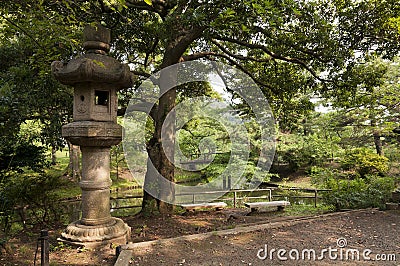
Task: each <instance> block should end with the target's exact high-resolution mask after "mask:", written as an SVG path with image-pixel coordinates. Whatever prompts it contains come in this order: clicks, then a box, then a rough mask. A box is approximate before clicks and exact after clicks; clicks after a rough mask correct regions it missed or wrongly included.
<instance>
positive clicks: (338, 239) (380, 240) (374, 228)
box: [130, 210, 400, 265]
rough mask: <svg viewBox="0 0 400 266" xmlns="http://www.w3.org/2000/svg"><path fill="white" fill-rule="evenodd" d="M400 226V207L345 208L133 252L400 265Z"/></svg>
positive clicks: (215, 261)
mask: <svg viewBox="0 0 400 266" xmlns="http://www.w3.org/2000/svg"><path fill="white" fill-rule="evenodd" d="M399 225H400V212H398V211H378V210H362V211H353V212H343V213H337V214H334V215H328V216H322V217H321V216H320V217H317V218H315V219H309V220H304V221H301V222H297V223H293V224H291V223H288V222H285V221H283V222H282V226H280V227H278V228H271V229H265V230H258V231H254V232H250V233H237V234H233V235H232V234H230V235H222V236H221V235H216V234H215V235H213V234H212V235H211V236H210V237H208V238H206V239H203V240H189V241H188V240H179V241H169V242H168V243H165V244H153V245H150V246H149V247H147V248H141V249H136V250H133V256H132V258H131V261H130V265H332V264H333V265H400V234H399ZM273 250H274V251H273ZM278 250H280V251H279V252H278ZM312 250H314V251H315V253H316V255H315V260H314V256H313V251H312ZM265 251H267V252H265ZM271 252H272V254H271ZM297 252H298V254H299V259H296V256H297ZM357 252H359V260H358V259H357ZM346 254H347V255H346ZM279 255H280V258H279ZM309 256H310V257H309ZM259 257H260V258H259ZM302 257H304V259H302ZM321 257H323V259H321ZM364 257H365V259H370V260H365V259H364ZM285 258H286V259H287V260H286V261H285V260H284V259H285ZM378 259H381V260H378ZM384 259H385V260H384Z"/></svg>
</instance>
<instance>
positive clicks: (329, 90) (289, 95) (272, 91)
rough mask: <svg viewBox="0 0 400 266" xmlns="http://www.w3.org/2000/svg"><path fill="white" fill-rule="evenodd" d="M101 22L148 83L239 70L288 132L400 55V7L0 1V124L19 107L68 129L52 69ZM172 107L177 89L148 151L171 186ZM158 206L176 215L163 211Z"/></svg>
mask: <svg viewBox="0 0 400 266" xmlns="http://www.w3.org/2000/svg"><path fill="white" fill-rule="evenodd" d="M94 21H100V22H101V23H102V24H104V25H105V26H107V27H109V28H110V29H111V30H112V33H113V37H114V38H113V43H112V53H113V55H114V56H115V57H117V58H119V59H121V60H123V61H124V62H126V63H129V64H130V65H131V67H132V71H133V72H134V73H135V74H136V75H138V76H139V77H140V78H141V79H142V80H143V79H145V78H147V77H149V76H150V75H151V74H152V73H154V72H156V71H158V70H160V69H162V68H164V67H167V66H170V65H172V64H175V63H178V62H181V61H190V60H200V59H201V60H210V61H220V62H224V63H227V64H230V65H233V66H235V67H236V68H238V69H240V70H241V71H243V72H245V73H247V75H249V76H250V77H251V78H252V79H253V80H254V81H255V82H256V83H257V84H258V85H259V86H260V87H261V88H262V90H263V92H264V94H265V95H266V96H267V98H268V99H269V101H270V104H271V106H272V109H273V110H274V111H275V112H276V113H277V114H278V115H277V116H276V117H277V120H278V123H280V124H282V126H283V127H286V128H290V126H291V125H290V123H291V121H290V119H288V117H289V116H291V115H294V114H298V113H299V112H304V113H306V112H307V110H311V109H312V107H313V106H312V105H311V104H310V101H309V99H308V100H307V97H299V95H300V94H302V95H304V94H306V95H307V93H309V94H308V95H321V96H325V97H330V98H331V99H336V98H337V99H338V98H342V99H343V98H350V97H354V96H355V95H357V91H358V89H359V87H358V86H357V85H356V84H358V82H359V81H360V75H359V71H358V69H359V68H360V66H362V65H365V64H367V63H368V62H370V61H371V60H373V59H374V58H376V57H377V56H379V57H381V58H383V59H384V60H385V59H391V58H393V57H394V56H395V55H398V52H399V47H400V46H399V40H400V38H399V37H400V4H399V2H398V1H397V0H386V1H380V0H365V1H352V0H311V1H309V0H300V1H295V0H260V1H259V0H245V1H233V0H225V1H219V0H210V1H191V0H153V1H151V0H145V1H141V0H99V1H84V0H80V1H71V0H62V1H52V0H41V1H33V2H32V1H23V0H21V1H2V2H1V3H0V27H1V33H0V34H2V41H1V43H0V49H1V51H2V52H1V53H0V54H1V58H0V60H1V62H2V64H1V68H2V71H1V73H2V74H1V77H0V90H1V101H2V102H4V104H2V107H1V108H2V109H1V112H2V114H3V113H4V114H8V115H2V117H4V118H3V119H4V120H5V121H3V122H2V125H6V124H7V123H16V124H15V125H12V126H11V124H7V126H5V127H7V128H13V127H17V126H18V123H17V122H18V121H21V120H24V119H28V117H27V116H21V115H18V117H19V118H20V119H14V117H13V116H12V115H13V114H17V113H16V112H14V111H12V108H13V106H18V107H17V108H18V111H19V112H20V111H21V112H22V111H23V110H24V108H29V111H27V113H29V114H32V113H36V114H40V116H43V117H45V119H44V120H43V121H44V123H45V124H46V123H50V122H51V121H53V120H52V119H54V117H59V119H58V120H57V121H58V122H56V123H54V121H53V122H51V123H52V125H57V126H56V127H53V128H58V127H59V125H60V124H61V123H64V122H65V121H66V119H64V118H65V117H66V116H68V114H67V112H61V110H66V109H65V108H66V106H67V105H68V104H69V103H70V102H72V101H70V99H69V98H68V97H70V96H68V95H70V91H69V90H70V89H68V88H65V87H62V86H60V85H58V84H56V83H54V80H53V79H52V78H51V77H50V63H51V61H52V60H55V59H60V58H63V59H65V60H67V59H68V58H71V57H72V56H73V55H74V54H75V53H77V51H79V43H80V40H79V37H78V35H79V33H80V32H81V29H82V26H83V25H84V24H85V23H92V22H94ZM3 37H4V38H3ZM3 51H4V52H3ZM373 71H376V69H374V70H373ZM365 73H368V71H367V72H365ZM374 73H375V72H374ZM371 74H372V73H371ZM141 79H139V80H138V84H139V83H140V81H141ZM368 80H370V77H369V76H365V81H368ZM133 89H134V88H133ZM7 95H9V96H8V97H7ZM24 95H25V96H24ZM62 95H65V97H64V96H62ZM121 95H122V96H124V95H127V96H128V95H129V91H125V92H123V93H122V94H121ZM60 96H61V97H60ZM21 97H25V98H24V99H23V100H21V99H20V98H21ZM233 97H237V95H233ZM335 97H336V98H335ZM357 97H358V96H357ZM64 101H65V102H64ZM175 101H176V93H175V91H173V90H172V91H171V92H169V93H167V94H165V95H163V96H162V97H160V99H159V101H158V106H159V108H158V110H159V112H158V114H157V117H153V118H156V119H154V129H155V130H154V135H153V138H152V141H151V140H150V141H149V144H148V150H152V151H153V152H152V153H150V157H152V160H153V161H154V162H157V163H156V168H157V169H158V170H160V172H161V173H162V174H163V175H164V176H166V177H167V178H168V179H170V180H173V165H172V164H171V163H169V162H167V158H166V156H165V154H164V152H163V151H160V150H157V149H158V148H157V147H159V146H160V145H157V144H159V143H158V142H159V139H160V138H159V136H160V134H161V133H160V129H161V125H162V122H163V119H164V118H165V116H166V114H167V113H168V112H169V111H170V110H171V109H172V108H173V107H174V105H175ZM121 103H127V101H121ZM3 106H4V107H3ZM54 109H55V110H54ZM67 109H68V108H67ZM52 110H54V111H52ZM244 110H246V109H245V108H244ZM62 117H63V119H61V118H62ZM21 122H22V121H21ZM156 207H157V208H158V209H159V210H161V211H163V210H164V209H165V211H166V212H168V211H169V210H170V207H168V206H165V208H164V207H163V206H162V203H160V202H158V205H157V206H156Z"/></svg>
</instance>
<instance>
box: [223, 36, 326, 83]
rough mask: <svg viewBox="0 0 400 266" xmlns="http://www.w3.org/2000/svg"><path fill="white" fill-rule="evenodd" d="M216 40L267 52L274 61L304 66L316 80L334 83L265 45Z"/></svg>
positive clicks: (298, 61) (304, 64) (301, 63)
mask: <svg viewBox="0 0 400 266" xmlns="http://www.w3.org/2000/svg"><path fill="white" fill-rule="evenodd" d="M216 39H218V40H221V41H225V42H231V43H235V44H238V45H241V46H244V47H247V48H250V49H259V50H262V51H263V52H265V53H266V54H268V55H269V56H271V57H272V58H274V59H277V60H282V61H285V62H289V63H294V64H297V65H300V66H302V67H303V68H304V69H306V70H307V71H308V72H309V73H310V74H311V75H312V76H313V77H314V78H316V79H317V80H319V81H322V82H333V81H332V80H326V79H323V78H321V77H320V76H318V74H317V73H316V72H315V71H314V70H313V69H312V68H311V67H309V66H308V65H307V64H306V63H305V62H304V61H302V60H300V59H298V58H293V57H285V56H282V55H279V54H276V53H274V52H272V51H270V50H269V49H268V48H267V47H265V46H264V45H260V44H253V43H248V42H245V41H240V40H236V39H233V38H230V37H217V38H216Z"/></svg>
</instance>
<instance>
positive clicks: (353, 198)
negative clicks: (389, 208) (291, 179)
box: [311, 168, 395, 210]
mask: <svg viewBox="0 0 400 266" xmlns="http://www.w3.org/2000/svg"><path fill="white" fill-rule="evenodd" d="M311 177H312V182H313V183H314V184H316V185H317V186H318V187H320V188H324V189H331V190H332V191H328V192H325V193H324V197H323V201H324V203H326V204H328V205H333V206H335V208H336V210H341V209H359V208H368V207H379V208H383V207H384V205H385V202H387V201H388V200H389V199H390V198H391V192H392V191H393V190H394V188H395V182H394V180H393V178H391V177H381V176H378V175H365V176H364V177H363V178H361V177H355V178H354V176H351V175H349V174H346V173H341V172H339V171H337V170H332V169H322V168H314V169H313V170H312V173H311Z"/></svg>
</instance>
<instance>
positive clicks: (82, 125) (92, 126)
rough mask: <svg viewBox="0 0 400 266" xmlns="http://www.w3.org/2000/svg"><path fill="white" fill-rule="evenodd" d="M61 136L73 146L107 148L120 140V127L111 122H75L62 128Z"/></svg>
mask: <svg viewBox="0 0 400 266" xmlns="http://www.w3.org/2000/svg"><path fill="white" fill-rule="evenodd" d="M61 132H62V136H63V137H64V138H66V139H67V140H69V141H70V142H71V143H72V144H74V145H79V146H101V147H107V146H108V147H109V146H113V145H117V144H118V143H120V142H121V139H122V127H121V126H120V125H118V124H115V123H112V122H97V121H77V122H72V123H69V124H67V125H65V126H63V127H62V131H61Z"/></svg>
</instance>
